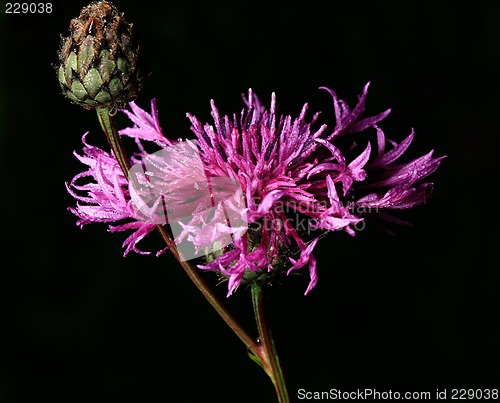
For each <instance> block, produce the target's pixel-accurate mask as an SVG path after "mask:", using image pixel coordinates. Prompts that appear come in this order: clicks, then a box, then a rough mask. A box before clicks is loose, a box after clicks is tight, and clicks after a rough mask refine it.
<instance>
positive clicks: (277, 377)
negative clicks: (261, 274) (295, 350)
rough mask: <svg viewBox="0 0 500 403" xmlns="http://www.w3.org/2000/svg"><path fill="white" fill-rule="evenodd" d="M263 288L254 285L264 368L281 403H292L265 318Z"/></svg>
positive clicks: (254, 298)
mask: <svg viewBox="0 0 500 403" xmlns="http://www.w3.org/2000/svg"><path fill="white" fill-rule="evenodd" d="M262 294H263V293H262V287H261V286H260V285H259V284H257V283H253V284H252V303H253V310H254V314H255V320H256V322H257V328H258V331H259V339H260V346H261V349H262V352H261V353H262V362H263V366H262V367H263V368H264V370H265V371H266V373H267V374H268V375H269V377H270V378H271V380H272V381H273V384H274V388H275V390H276V395H277V396H278V401H279V402H280V403H290V398H289V396H288V391H287V388H286V383H285V376H284V374H283V370H282V369H281V364H280V361H279V358H278V353H277V351H276V346H275V345H274V340H273V337H272V334H271V329H270V328H269V326H268V325H267V323H266V320H265V317H264V305H263V296H262Z"/></svg>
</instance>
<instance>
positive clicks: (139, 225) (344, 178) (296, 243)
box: [68, 84, 443, 295]
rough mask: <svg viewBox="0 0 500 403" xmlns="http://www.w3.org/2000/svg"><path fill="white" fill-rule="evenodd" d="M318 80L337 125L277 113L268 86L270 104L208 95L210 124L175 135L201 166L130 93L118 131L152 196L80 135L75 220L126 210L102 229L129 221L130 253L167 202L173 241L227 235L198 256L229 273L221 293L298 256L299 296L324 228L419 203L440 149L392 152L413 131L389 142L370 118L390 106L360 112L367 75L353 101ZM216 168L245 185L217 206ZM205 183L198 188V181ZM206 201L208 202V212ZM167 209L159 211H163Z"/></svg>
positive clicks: (348, 225) (198, 243) (313, 274)
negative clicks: (237, 109)
mask: <svg viewBox="0 0 500 403" xmlns="http://www.w3.org/2000/svg"><path fill="white" fill-rule="evenodd" d="M326 90H327V91H328V93H329V94H330V95H331V96H332V99H333V110H334V114H335V118H336V124H335V127H334V128H333V129H328V128H327V126H326V125H324V124H323V125H319V124H318V120H319V113H315V114H314V115H313V116H312V117H311V118H307V117H306V115H307V114H308V113H307V112H308V106H307V104H305V105H304V106H303V108H302V110H301V111H300V113H299V115H298V116H297V117H295V118H292V117H291V116H279V115H277V113H276V97H275V95H274V94H273V95H272V96H271V104H270V108H269V109H267V108H266V107H264V105H263V104H262V103H261V102H260V100H259V99H258V98H257V96H256V95H255V94H254V93H253V92H252V91H251V90H249V92H248V95H247V97H244V99H243V100H244V102H245V108H244V109H243V110H242V112H241V114H240V115H239V116H237V115H236V114H234V115H221V114H220V113H219V111H218V109H217V108H216V106H215V103H214V102H213V101H211V109H212V116H213V124H209V123H205V124H202V123H201V122H199V121H198V119H197V118H196V117H194V116H193V115H191V114H188V115H187V116H188V118H189V120H190V122H191V130H192V131H193V132H194V134H195V135H196V141H195V142H193V143H191V142H189V141H187V142H181V143H177V144H186V147H187V148H188V149H190V148H192V147H194V148H195V149H197V158H199V166H198V165H197V164H198V163H197V162H194V161H198V160H197V159H196V158H195V159H189V158H186V154H185V153H184V151H180V152H178V151H176V150H174V149H175V147H172V145H174V142H173V141H171V140H168V139H167V138H165V137H164V136H163V134H162V131H161V129H160V125H159V122H158V113H157V110H156V105H155V103H154V101H152V102H151V109H152V112H151V114H149V113H147V112H145V111H144V110H142V109H141V108H139V107H138V106H137V105H136V104H135V103H131V104H130V107H131V111H124V112H125V113H126V114H127V116H129V118H130V119H131V120H132V121H133V122H134V126H133V127H131V128H127V129H124V130H122V131H121V132H120V134H122V135H127V136H130V137H133V138H135V139H136V142H137V145H138V147H139V153H138V154H136V155H135V156H134V158H133V160H132V162H133V163H134V162H135V163H140V164H142V166H146V165H147V164H149V165H148V166H150V167H153V168H152V169H149V168H148V169H147V170H144V171H143V172H146V171H155V172H153V173H147V174H145V176H144V175H143V176H144V181H143V182H142V183H143V185H141V187H140V189H143V188H145V187H146V185H147V186H149V187H150V188H151V187H152V188H154V189H155V191H156V192H157V193H156V194H155V197H154V198H152V199H151V202H150V203H149V204H147V203H146V204H147V208H146V209H143V210H142V213H141V211H138V209H137V206H136V205H134V203H132V199H134V197H135V199H138V197H137V195H138V194H139V196H141V192H143V190H137V189H135V188H134V186H129V185H128V184H127V180H126V179H125V177H124V176H123V174H122V173H121V171H120V169H119V167H118V164H117V162H116V160H115V159H114V157H113V156H112V155H110V154H107V153H106V152H104V151H103V150H100V149H98V148H95V147H91V146H89V145H88V144H86V143H85V138H84V143H85V148H84V153H85V156H78V158H79V159H80V160H81V161H82V162H83V163H85V164H86V165H88V166H89V169H88V170H87V171H85V172H84V173H81V174H79V175H77V176H76V177H75V178H74V179H73V181H72V182H71V183H70V184H69V185H68V190H69V191H70V193H71V194H72V195H73V196H74V197H75V198H76V199H77V200H78V203H77V207H76V209H71V211H72V212H73V213H74V214H76V215H77V216H78V217H79V221H78V224H79V225H83V224H86V223H89V222H108V223H112V222H117V221H122V220H124V221H125V223H120V224H119V225H117V226H113V227H110V228H111V229H112V230H115V231H117V230H120V231H123V230H126V229H132V230H134V233H133V234H132V235H131V236H130V237H129V238H127V241H126V242H125V246H126V251H125V253H128V251H130V250H135V251H138V249H137V248H136V244H137V242H139V240H140V239H142V238H143V237H144V236H146V235H147V234H148V233H149V232H151V231H152V229H153V228H154V226H155V225H157V224H162V225H166V224H171V221H172V219H173V218H172V217H175V213H173V212H175V211H177V212H178V211H182V214H181V215H183V217H186V216H187V217H188V218H187V219H185V220H184V221H183V222H181V223H180V226H181V233H180V234H179V236H178V239H180V240H188V241H190V242H192V243H193V245H194V247H195V248H196V250H197V251H199V250H203V248H205V250H207V249H206V248H209V247H210V246H211V245H214V244H220V242H219V241H220V236H222V235H224V236H226V237H227V236H230V237H231V238H229V239H230V240H231V241H232V242H230V243H229V244H228V243H224V244H222V246H220V245H219V246H220V247H219V249H218V250H215V249H210V251H209V252H207V253H206V256H207V262H205V263H204V264H202V265H199V266H198V267H200V268H201V269H204V270H212V271H216V272H219V273H220V274H221V275H222V276H224V277H227V278H228V295H230V294H232V293H233V292H234V291H235V290H236V289H237V288H238V286H239V285H240V284H241V283H243V282H247V281H265V282H270V281H273V279H274V277H275V276H277V275H279V274H280V273H290V272H292V271H295V270H299V269H301V268H303V267H304V266H307V267H308V270H309V276H310V282H309V286H308V287H307V289H306V294H307V293H308V292H309V291H310V290H311V289H312V288H313V287H314V286H315V284H316V282H317V280H318V274H317V262H316V259H315V258H314V248H315V246H316V245H317V243H318V241H319V237H320V235H321V234H322V233H324V232H325V231H335V230H344V231H346V232H347V233H348V234H350V235H355V231H356V226H357V225H358V224H359V223H360V222H361V221H363V220H364V219H365V218H366V217H367V216H370V215H378V216H379V217H381V216H383V214H380V213H383V212H384V211H385V210H397V209H406V208H410V207H413V206H416V205H418V204H420V203H422V202H424V201H425V200H426V199H427V198H428V197H429V196H430V193H431V190H432V183H422V182H421V181H422V179H424V178H425V177H427V176H428V175H430V174H431V173H432V172H434V171H435V170H436V169H437V167H438V166H439V165H440V163H441V161H442V158H443V157H441V158H433V157H432V151H431V152H430V153H428V154H426V155H424V156H422V157H420V158H416V159H415V160H413V161H410V162H400V159H401V156H402V155H403V154H404V152H405V151H406V149H407V148H408V147H409V145H410V143H411V141H412V140H413V132H412V133H411V134H410V135H409V136H408V137H407V138H406V139H404V140H403V141H402V142H401V143H399V144H397V143H395V142H393V141H390V140H387V139H386V137H385V134H384V133H383V131H382V130H381V129H380V127H378V123H379V122H380V121H381V120H383V119H384V118H385V117H386V116H387V115H388V114H389V110H387V111H385V112H382V113H380V114H378V115H375V116H371V117H363V116H362V115H363V112H364V109H365V101H366V97H367V91H368V84H367V85H366V86H365V88H364V90H363V93H362V95H361V96H360V98H359V101H358V103H357V104H356V106H355V107H354V108H353V109H352V110H351V109H350V108H349V107H348V105H347V104H346V103H345V102H344V101H342V100H339V99H338V98H337V96H336V94H335V93H334V92H333V91H332V90H330V89H326ZM367 129H373V134H374V136H372V137H374V141H373V140H372V139H371V138H370V135H369V133H368V132H367V133H364V132H365V131H366V130H367ZM361 132H363V133H361ZM349 137H351V138H352V139H351V140H349ZM354 139H356V140H358V141H354ZM141 141H150V142H151V141H152V142H155V143H156V144H157V145H158V146H160V147H161V148H162V149H163V150H166V151H168V152H169V156H168V158H166V157H165V158H164V157H160V156H161V155H164V154H161V153H160V154H158V153H155V154H148V153H146V152H145V150H144V148H143V147H142V145H141ZM358 143H359V144H358ZM186 147H184V148H182V147H181V149H184V150H185V149H186ZM374 149H375V152H374ZM170 150H174V151H172V152H170ZM176 153H177V154H176ZM176 155H177V156H176ZM186 161H188V162H189V161H192V162H191V163H186ZM190 167H191V168H190ZM148 175H149V176H148ZM83 178H90V179H91V181H90V183H85V184H80V182H81V181H82V179H83ZM200 178H201V179H200ZM224 178H225V179H226V180H230V181H232V182H231V183H234V184H236V185H237V186H236V187H238V188H241V190H242V194H243V196H242V197H243V198H244V203H237V202H235V201H234V200H229V199H228V200H226V204H224V207H223V208H222V207H220V205H219V206H218V207H215V204H214V200H217V199H223V198H224V197H222V196H223V195H225V193H224V189H223V190H217V186H215V187H213V186H211V185H210V183H223V182H217V181H220V180H223V179H224ZM186 180H190V181H192V182H193V183H194V184H195V188H196V189H197V190H196V191H195V190H194V189H193V188H191V187H190V186H186V185H185V183H186V182H185V181H186ZM203 180H206V182H207V183H208V184H209V186H208V188H207V189H209V190H208V191H209V194H210V197H209V198H208V199H207V198H203V197H201V196H199V194H200V193H199V192H200V186H199V185H198V184H200V183H202V182H203ZM153 185H154V186H153ZM223 187H224V186H223ZM223 187H222V188H223ZM201 188H202V190H203V189H205V188H204V187H203V185H202V186H201ZM219 188H220V186H219ZM222 188H221V189H222ZM176 189H177V190H176ZM189 189H191V190H189ZM226 190H227V189H226ZM203 191H205V190H203ZM81 192H83V193H84V194H83V195H81ZM217 192H219V193H217ZM141 197H143V198H144V194H142V196H141ZM139 199H140V197H139ZM210 200H211V203H212V206H214V210H213V212H212V213H210V212H209V213H207V211H208V210H207V208H208V207H210V205H209V204H210V203H207V201H210ZM207 204H208V205H207ZM139 210H140V209H139ZM164 212H165V215H166V216H165V219H161V217H162V216H161V214H163V213H164ZM158 213H160V214H158ZM188 213H190V214H188ZM168 214H170V216H169V217H170V218H168V217H167V216H168ZM228 214H229V215H235V216H237V217H240V218H242V219H243V222H244V223H245V228H243V227H242V226H241V224H240V225H239V226H234V225H233V226H231V225H230V224H229V221H228V220H227V217H228ZM224 217H225V218H226V221H224ZM159 218H160V219H159ZM169 220H170V221H169ZM221 220H222V223H221ZM240 223H241V222H240Z"/></svg>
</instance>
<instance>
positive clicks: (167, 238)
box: [96, 108, 262, 363]
mask: <svg viewBox="0 0 500 403" xmlns="http://www.w3.org/2000/svg"><path fill="white" fill-rule="evenodd" d="M96 110H97V116H98V118H99V122H100V124H101V127H102V129H103V131H104V133H105V134H106V138H107V139H108V143H109V145H110V147H111V149H112V150H113V153H114V154H115V156H116V159H117V161H118V164H119V165H120V168H121V169H122V171H123V174H124V175H125V177H126V178H128V171H129V170H130V160H129V158H128V156H127V153H126V152H125V148H124V147H123V144H122V141H121V139H120V136H119V135H118V132H117V131H116V127H115V125H114V122H113V120H112V119H111V116H110V114H109V112H110V110H109V108H97V109H96ZM156 229H157V231H158V232H159V234H160V236H161V238H162V239H163V241H164V242H165V244H166V245H167V246H171V245H173V244H174V240H173V238H172V236H171V235H170V233H169V232H168V231H167V230H166V229H165V228H164V227H162V226H161V225H158V226H157V227H156ZM170 251H171V252H172V253H173V255H174V256H175V258H176V259H177V261H178V262H179V263H180V265H181V267H182V268H183V269H184V271H185V272H186V274H187V275H188V277H189V278H190V279H191V281H192V282H193V283H194V285H195V286H196V288H198V290H200V292H201V293H202V294H203V296H204V297H205V299H206V300H207V301H208V302H209V303H210V305H212V307H213V308H214V309H215V310H216V312H217V313H218V314H219V316H220V317H221V318H222V320H224V322H226V324H227V325H228V326H229V328H230V329H231V330H232V331H233V332H234V333H235V334H236V335H237V336H238V338H239V339H240V340H241V341H242V342H243V344H244V345H245V346H246V347H247V349H248V350H249V352H251V353H252V354H253V356H254V357H256V360H257V362H258V363H259V360H260V361H261V360H262V358H261V352H260V349H259V345H258V344H257V343H256V341H255V340H253V339H252V338H251V337H250V336H249V335H248V333H247V332H245V330H244V329H243V328H242V327H241V325H240V324H239V323H238V322H237V321H236V320H235V319H234V318H233V316H232V315H231V314H230V313H229V312H228V311H227V309H226V308H225V307H224V306H223V305H222V304H221V302H220V301H219V300H218V298H217V297H216V296H215V295H214V293H213V292H212V290H211V289H210V287H209V286H208V285H207V284H206V283H205V281H204V280H203V279H202V278H201V276H200V275H199V274H198V272H197V271H196V269H195V268H194V267H193V266H191V265H190V264H189V263H188V262H187V261H184V260H183V259H181V257H180V256H179V252H178V251H177V249H176V248H175V247H173V248H170Z"/></svg>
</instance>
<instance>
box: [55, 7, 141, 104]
mask: <svg viewBox="0 0 500 403" xmlns="http://www.w3.org/2000/svg"><path fill="white" fill-rule="evenodd" d="M138 53H139V46H138V45H136V44H135V43H134V42H133V40H132V24H129V23H128V22H127V21H125V19H124V18H123V13H120V12H119V11H118V9H117V8H116V6H115V5H114V4H113V3H110V2H107V1H96V2H93V3H91V4H89V5H88V6H86V7H84V8H83V9H82V11H81V12H80V15H79V16H78V17H77V18H74V19H73V20H71V24H70V35H69V36H68V37H67V38H65V37H62V38H61V49H60V51H59V66H58V78H59V84H60V85H61V88H62V90H63V93H64V95H66V96H67V97H68V98H69V99H70V100H71V101H72V102H73V103H75V104H78V105H81V106H83V107H84V108H87V109H92V108H97V107H111V108H112V107H122V106H124V104H125V103H126V102H128V101H131V100H133V99H134V98H136V96H137V94H138V92H139V90H140V87H141V79H140V77H139V74H138V70H137V56H138Z"/></svg>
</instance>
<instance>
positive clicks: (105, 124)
mask: <svg viewBox="0 0 500 403" xmlns="http://www.w3.org/2000/svg"><path fill="white" fill-rule="evenodd" d="M96 112H97V117H98V118H99V123H100V124H101V127H102V130H103V131H104V133H105V134H106V138H107V139H108V143H109V145H110V147H111V149H112V150H113V153H114V154H115V157H116V160H117V161H118V164H120V168H121V169H122V171H123V174H124V175H125V177H126V178H128V171H129V169H130V161H129V159H128V157H127V154H126V153H125V148H124V147H123V144H122V140H121V138H120V136H119V135H118V133H117V132H116V127H115V125H114V122H113V121H112V120H111V115H110V113H109V112H110V109H109V107H104V108H96Z"/></svg>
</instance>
